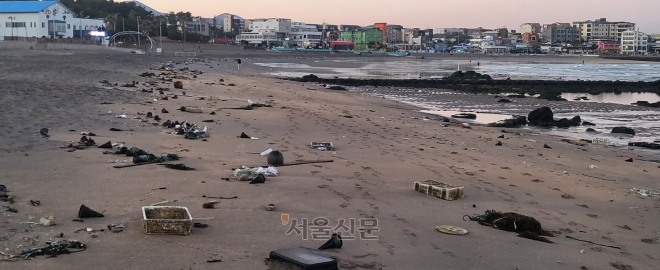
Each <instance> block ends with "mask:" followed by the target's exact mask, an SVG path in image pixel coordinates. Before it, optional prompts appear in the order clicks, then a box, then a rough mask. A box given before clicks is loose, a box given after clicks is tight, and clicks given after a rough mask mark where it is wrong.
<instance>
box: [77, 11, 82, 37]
mask: <svg viewBox="0 0 660 270" xmlns="http://www.w3.org/2000/svg"><path fill="white" fill-rule="evenodd" d="M82 17H83V12H82V11H81V12H80V27H78V31H79V32H80V39H82Z"/></svg>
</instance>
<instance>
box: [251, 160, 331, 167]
mask: <svg viewBox="0 0 660 270" xmlns="http://www.w3.org/2000/svg"><path fill="white" fill-rule="evenodd" d="M333 161H334V160H332V159H321V160H301V161H296V162H291V163H284V164H280V165H265V166H263V165H258V166H248V167H250V168H257V167H262V168H268V167H271V166H272V167H286V166H295V165H305V164H315V163H329V162H333Z"/></svg>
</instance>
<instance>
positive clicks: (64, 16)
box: [0, 1, 106, 40]
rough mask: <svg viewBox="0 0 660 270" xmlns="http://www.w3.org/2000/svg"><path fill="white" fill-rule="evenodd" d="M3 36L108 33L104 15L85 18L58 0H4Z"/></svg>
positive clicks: (0, 37) (0, 10)
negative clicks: (99, 17) (97, 17)
mask: <svg viewBox="0 0 660 270" xmlns="http://www.w3.org/2000/svg"><path fill="white" fill-rule="evenodd" d="M0 3H1V4H0V40H5V39H7V40H9V39H19V38H21V37H23V38H25V37H38V38H41V37H50V38H90V37H98V36H105V35H106V32H105V24H104V22H103V19H89V18H82V16H79V15H78V14H75V13H74V12H73V11H71V10H70V9H69V8H67V7H66V6H64V5H63V4H62V3H60V2H58V1H3V2H0Z"/></svg>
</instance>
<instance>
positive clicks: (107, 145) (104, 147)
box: [98, 141, 112, 149]
mask: <svg viewBox="0 0 660 270" xmlns="http://www.w3.org/2000/svg"><path fill="white" fill-rule="evenodd" d="M98 148H103V149H112V142H110V141H108V142H107V143H104V144H102V145H99V146H98Z"/></svg>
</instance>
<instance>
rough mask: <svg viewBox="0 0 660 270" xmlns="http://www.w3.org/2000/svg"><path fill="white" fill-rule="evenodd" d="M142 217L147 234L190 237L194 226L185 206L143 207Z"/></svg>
mask: <svg viewBox="0 0 660 270" xmlns="http://www.w3.org/2000/svg"><path fill="white" fill-rule="evenodd" d="M142 217H143V220H142V221H143V224H144V233H145V234H169V235H189V234H190V232H191V229H192V226H193V218H192V216H191V215H190V211H189V210H188V208H187V207H184V206H143V207H142Z"/></svg>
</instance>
